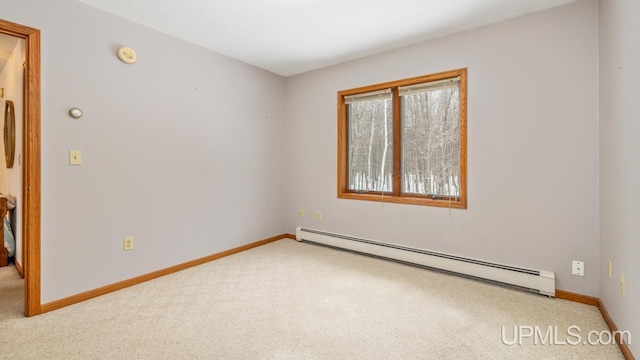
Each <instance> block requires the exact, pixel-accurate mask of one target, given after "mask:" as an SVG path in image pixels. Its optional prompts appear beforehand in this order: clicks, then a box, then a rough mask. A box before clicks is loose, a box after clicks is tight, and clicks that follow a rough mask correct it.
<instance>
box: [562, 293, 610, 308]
mask: <svg viewBox="0 0 640 360" xmlns="http://www.w3.org/2000/svg"><path fill="white" fill-rule="evenodd" d="M556 298H558V299H562V300H569V301H573V302H578V303H581V304H587V305H591V306H596V307H599V306H600V299H598V298H597V297H593V296H587V295H582V294H576V293H572V292H569V291H564V290H558V289H556Z"/></svg>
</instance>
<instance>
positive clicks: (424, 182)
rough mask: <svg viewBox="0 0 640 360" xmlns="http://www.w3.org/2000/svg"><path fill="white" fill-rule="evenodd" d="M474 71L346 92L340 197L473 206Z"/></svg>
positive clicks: (341, 100)
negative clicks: (469, 130)
mask: <svg viewBox="0 0 640 360" xmlns="http://www.w3.org/2000/svg"><path fill="white" fill-rule="evenodd" d="M466 114H467V69H458V70H452V71H447V72H442V73H438V74H432V75H426V76H420V77H415V78H411V79H404V80H399V81H394V82H390V83H384V84H378V85H371V86H366V87H362V88H357V89H351V90H344V91H340V92H338V197H339V198H346V199H359V200H370V201H387V202H395V203H406V204H416V205H430V206H443V207H452V208H460V209H465V208H466V207H467V200H466V199H467V196H466V195H467V194H466V168H467V166H466V158H467V154H466Z"/></svg>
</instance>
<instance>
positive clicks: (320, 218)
mask: <svg viewBox="0 0 640 360" xmlns="http://www.w3.org/2000/svg"><path fill="white" fill-rule="evenodd" d="M316 220H318V221H322V213H321V212H320V211H318V212H317V213H316Z"/></svg>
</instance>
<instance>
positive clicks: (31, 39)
mask: <svg viewBox="0 0 640 360" xmlns="http://www.w3.org/2000/svg"><path fill="white" fill-rule="evenodd" d="M0 33H3V34H7V35H12V36H16V37H19V38H22V39H24V40H25V49H26V72H27V74H26V79H27V83H26V84H24V85H23V86H25V88H26V89H24V90H25V91H23V92H24V93H25V94H26V97H25V99H23V101H24V109H25V113H24V114H23V123H24V128H23V149H22V154H23V155H22V159H23V161H22V164H23V174H22V204H19V206H21V208H22V245H23V246H22V254H23V256H22V258H23V264H22V268H23V271H24V314H25V316H34V315H38V314H40V313H41V310H40V305H41V304H40V143H41V138H40V30H38V29H34V28H30V27H28V26H24V25H19V24H15V23H12V22H9V21H5V20H1V19H0ZM25 255H26V256H25Z"/></svg>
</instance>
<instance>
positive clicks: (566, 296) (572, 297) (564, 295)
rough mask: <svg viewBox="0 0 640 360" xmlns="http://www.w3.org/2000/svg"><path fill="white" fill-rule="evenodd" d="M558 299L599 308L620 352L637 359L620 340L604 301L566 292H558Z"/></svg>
mask: <svg viewBox="0 0 640 360" xmlns="http://www.w3.org/2000/svg"><path fill="white" fill-rule="evenodd" d="M556 298H558V299H562V300H568V301H573V302H578V303H582V304H587V305H591V306H595V307H597V308H598V310H600V314H601V315H602V318H604V321H605V322H606V323H607V326H608V327H609V330H611V331H612V332H614V333H615V335H614V336H615V339H616V343H617V344H618V346H619V347H620V351H622V355H624V358H625V359H627V360H635V357H634V356H633V354H632V353H631V349H629V345H627V344H626V343H625V342H624V341H623V340H624V339H621V338H620V334H619V333H617V332H618V331H619V330H618V327H617V326H616V324H615V323H614V322H613V319H612V318H611V315H609V312H608V311H607V309H606V308H605V307H604V303H603V302H602V300H600V298H597V297H593V296H587V295H581V294H576V293H572V292H569V291H564V290H556Z"/></svg>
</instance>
